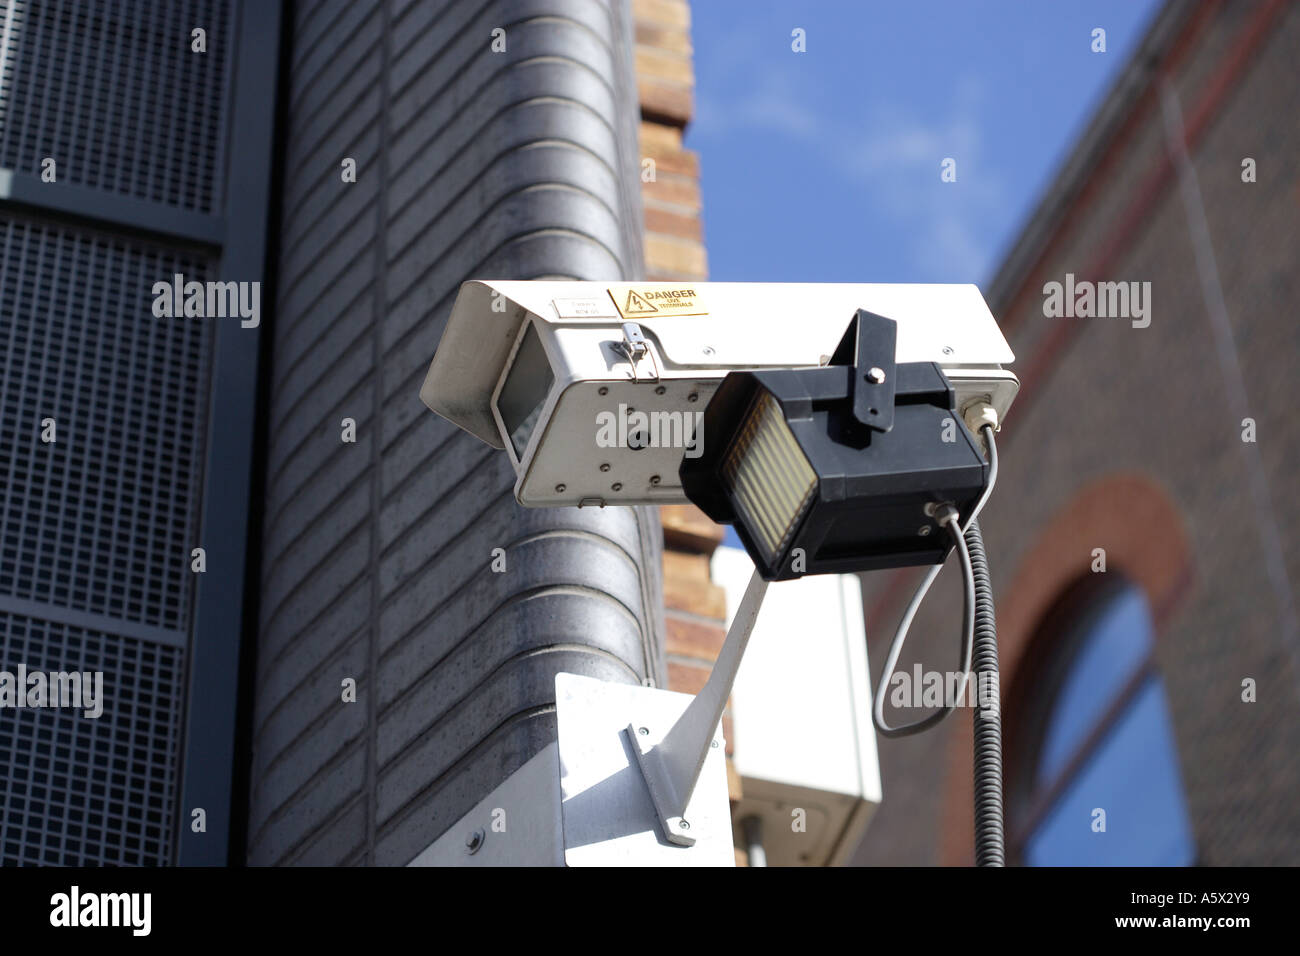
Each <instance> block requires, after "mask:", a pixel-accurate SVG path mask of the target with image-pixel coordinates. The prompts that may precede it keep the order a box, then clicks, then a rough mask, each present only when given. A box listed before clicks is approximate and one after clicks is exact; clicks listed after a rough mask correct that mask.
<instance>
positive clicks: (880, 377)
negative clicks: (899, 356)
mask: <svg viewBox="0 0 1300 956" xmlns="http://www.w3.org/2000/svg"><path fill="white" fill-rule="evenodd" d="M866 379H867V381H868V382H870V383H871V384H873V385H880V384H881V383H882V382H884V380H885V370H884V369H883V368H881V367H880V366H879V365H873V366H871V368H869V369H867V374H866Z"/></svg>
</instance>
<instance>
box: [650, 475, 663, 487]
mask: <svg viewBox="0 0 1300 956" xmlns="http://www.w3.org/2000/svg"><path fill="white" fill-rule="evenodd" d="M660 480H661V479H660V477H659V476H658V475H651V476H650V484H652V485H657V484H659V482H660Z"/></svg>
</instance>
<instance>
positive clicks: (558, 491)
mask: <svg viewBox="0 0 1300 956" xmlns="http://www.w3.org/2000/svg"><path fill="white" fill-rule="evenodd" d="M555 493H556V494H557V495H562V494H564V485H556V486H555Z"/></svg>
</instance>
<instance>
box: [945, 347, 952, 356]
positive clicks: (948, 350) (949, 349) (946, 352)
mask: <svg viewBox="0 0 1300 956" xmlns="http://www.w3.org/2000/svg"><path fill="white" fill-rule="evenodd" d="M943 354H944V355H951V354H952V346H951V345H945V346H944V347H943Z"/></svg>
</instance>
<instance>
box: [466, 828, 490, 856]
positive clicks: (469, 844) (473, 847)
mask: <svg viewBox="0 0 1300 956" xmlns="http://www.w3.org/2000/svg"><path fill="white" fill-rule="evenodd" d="M484 839H485V834H484V833H483V830H482V829H481V828H480V829H478V830H475V831H474V832H473V833H471V834H470V835H469V836H467V837H465V852H466V853H468V854H469V855H470V856H473V855H474V854H475V853H477V852H478V851H479V850H480V849H481V848H482V846H483V840H484Z"/></svg>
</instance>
